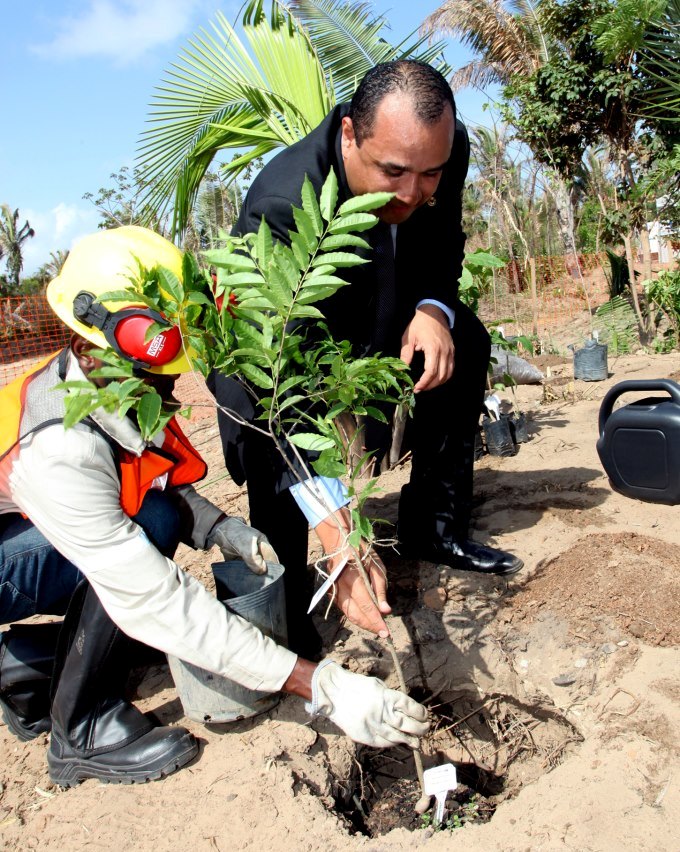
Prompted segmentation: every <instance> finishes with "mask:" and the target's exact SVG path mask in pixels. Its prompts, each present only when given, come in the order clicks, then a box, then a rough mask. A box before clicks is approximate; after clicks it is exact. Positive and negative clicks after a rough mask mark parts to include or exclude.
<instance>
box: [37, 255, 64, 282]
mask: <svg viewBox="0 0 680 852" xmlns="http://www.w3.org/2000/svg"><path fill="white" fill-rule="evenodd" d="M68 255H69V250H68V249H66V251H64V250H63V249H57V250H56V251H51V252H50V259H49V260H48V261H47V263H43V265H42V266H41V267H40V269H39V270H38V274H37V275H36V278H38V279H40V280H41V281H51V280H52V279H53V278H56V277H57V275H59V273H60V272H61V270H62V267H63V266H64V264H65V263H66V258H67V257H68Z"/></svg>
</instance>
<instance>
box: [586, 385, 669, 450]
mask: <svg viewBox="0 0 680 852" xmlns="http://www.w3.org/2000/svg"><path fill="white" fill-rule="evenodd" d="M650 390H662V391H666V393H668V394H670V395H671V397H672V399H673V402H675V403H677V404H678V405H680V385H678V384H677V383H676V382H674V381H672V380H671V379H629V380H628V381H626V382H619V384H618V385H614V387H613V388H611V389H610V390H609V391H607V393H606V394H605V397H604V399H603V400H602V405H601V406H600V416H599V418H598V430H599V433H600V437H602V436H603V435H604V425H605V423H606V422H607V420H608V419H609V415H610V414H611V413H612V409H613V408H614V403H615V402H616V400H617V399H618V398H619V397H620V396H621V395H622V394H624V393H630V392H631V391H650Z"/></svg>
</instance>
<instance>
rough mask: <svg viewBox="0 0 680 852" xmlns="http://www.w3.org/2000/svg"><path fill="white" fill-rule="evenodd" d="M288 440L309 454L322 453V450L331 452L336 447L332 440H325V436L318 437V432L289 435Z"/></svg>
mask: <svg viewBox="0 0 680 852" xmlns="http://www.w3.org/2000/svg"><path fill="white" fill-rule="evenodd" d="M288 440H289V441H290V443H291V444H294V445H295V446H296V447H300V449H301V450H308V451H309V452H321V451H322V450H330V449H331V447H333V446H335V445H334V442H333V441H332V439H331V438H324V437H323V435H317V434H316V432H296V433H295V434H294V435H289V436H288Z"/></svg>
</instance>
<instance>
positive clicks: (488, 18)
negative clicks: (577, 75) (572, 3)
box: [420, 0, 547, 83]
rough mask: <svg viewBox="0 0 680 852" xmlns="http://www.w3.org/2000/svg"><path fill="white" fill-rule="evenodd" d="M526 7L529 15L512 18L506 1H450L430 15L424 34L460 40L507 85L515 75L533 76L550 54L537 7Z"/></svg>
mask: <svg viewBox="0 0 680 852" xmlns="http://www.w3.org/2000/svg"><path fill="white" fill-rule="evenodd" d="M524 5H525V6H526V11H525V14H521V13H518V14H512V13H511V12H510V11H508V10H507V9H506V8H505V7H504V6H503V3H502V0H447V2H445V3H443V4H442V5H441V6H440V7H439V8H438V9H435V11H434V12H433V13H432V14H431V15H428V17H427V18H426V19H425V20H424V21H423V23H422V25H421V28H420V32H421V33H423V34H429V35H431V36H434V35H436V34H438V33H448V34H451V35H454V36H457V37H459V38H460V39H461V40H462V42H463V44H465V45H467V46H468V47H470V48H471V49H472V50H473V51H474V52H475V53H476V54H478V55H479V57H480V61H482V62H485V63H487V64H488V65H489V66H490V67H493V78H492V79H495V80H496V81H497V82H500V83H507V82H508V81H509V80H510V79H511V77H513V76H514V75H517V74H520V75H523V76H528V75H529V74H532V73H533V72H534V71H535V70H536V69H537V68H538V67H539V66H540V64H541V63H542V62H543V61H544V58H543V57H544V54H546V53H547V45H546V42H545V38H544V36H543V32H542V30H541V28H540V23H539V20H538V17H537V16H536V14H535V10H534V7H533V5H531V4H530V3H529V2H528V0H525V2H524ZM530 5H531V12H530V13H529V11H528V10H529V6H530Z"/></svg>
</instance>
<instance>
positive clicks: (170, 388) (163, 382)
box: [136, 370, 182, 410]
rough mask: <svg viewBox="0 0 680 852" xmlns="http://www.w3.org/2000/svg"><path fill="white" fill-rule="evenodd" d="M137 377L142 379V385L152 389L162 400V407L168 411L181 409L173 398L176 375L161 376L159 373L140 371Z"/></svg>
mask: <svg viewBox="0 0 680 852" xmlns="http://www.w3.org/2000/svg"><path fill="white" fill-rule="evenodd" d="M136 375H137V377H138V378H140V379H144V384H146V385H149V387H152V388H153V389H154V390H155V391H156V393H157V394H158V395H159V396H160V398H161V399H162V400H163V407H164V408H166V409H168V410H175V409H178V408H181V405H182V404H181V403H180V402H179V400H177V399H176V398H175V382H176V381H177V379H178V378H179V376H176V375H167V376H166V375H161V374H160V373H148V372H147V371H146V370H140V371H139V372H138V373H137V374H136Z"/></svg>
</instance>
